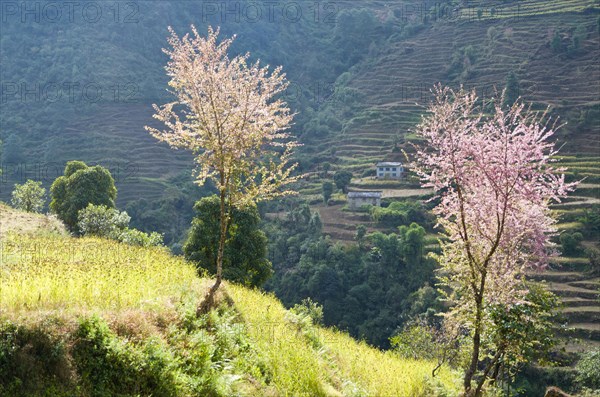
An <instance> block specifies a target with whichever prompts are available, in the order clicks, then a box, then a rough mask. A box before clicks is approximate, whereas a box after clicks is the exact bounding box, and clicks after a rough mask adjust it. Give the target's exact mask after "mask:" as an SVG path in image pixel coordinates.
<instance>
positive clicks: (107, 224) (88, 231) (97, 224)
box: [77, 203, 163, 247]
mask: <svg viewBox="0 0 600 397" xmlns="http://www.w3.org/2000/svg"><path fill="white" fill-rule="evenodd" d="M78 219H79V221H78V222H77V228H78V229H79V231H80V233H81V234H83V235H92V236H98V237H104V238H110V239H113V240H117V241H120V242H122V243H125V244H129V245H139V246H142V247H150V246H157V245H162V242H163V236H162V235H161V234H160V233H157V232H152V233H150V234H148V233H144V232H142V231H140V230H137V229H133V228H128V227H127V225H129V220H130V219H131V218H130V217H129V215H128V214H127V212H125V211H122V212H119V210H117V209H115V208H109V207H107V206H105V205H94V204H91V203H90V204H88V206H87V207H86V208H84V209H82V210H80V211H79V215H78Z"/></svg>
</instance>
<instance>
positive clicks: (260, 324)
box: [0, 206, 459, 397]
mask: <svg viewBox="0 0 600 397" xmlns="http://www.w3.org/2000/svg"><path fill="white" fill-rule="evenodd" d="M0 210H1V211H2V213H1V215H2V219H5V218H4V216H5V215H6V214H7V213H8V211H9V210H7V208H6V207H4V206H2V207H1V208H0ZM11 212H14V211H11ZM5 232H6V233H5V234H3V235H2V241H1V243H2V248H3V252H2V273H0V286H1V288H0V302H2V311H1V313H0V379H1V381H0V395H2V396H48V395H53V396H87V395H94V396H132V395H150V394H152V395H153V396H195V395H204V396H234V395H239V396H244V395H249V396H311V397H312V396H341V395H344V396H368V395H372V396H391V395H398V396H429V395H436V394H443V395H454V394H456V392H457V390H458V388H459V386H458V383H457V376H456V374H455V373H453V372H452V371H450V370H449V369H448V368H445V367H444V368H442V370H441V371H440V372H439V374H437V376H436V377H435V378H432V377H431V370H432V369H433V368H434V367H435V366H436V364H437V363H435V362H429V361H422V360H404V359H400V358H399V357H398V356H395V355H394V353H392V352H382V351H379V350H377V349H374V348H372V347H369V346H367V345H366V344H365V343H363V342H357V341H355V340H353V339H352V338H350V337H349V336H347V335H346V334H344V333H341V332H338V331H335V330H332V329H325V328H321V327H319V326H317V325H314V324H313V322H312V320H311V317H309V316H307V315H306V314H303V313H304V312H302V311H300V310H296V311H289V310H286V309H284V307H283V306H282V305H281V303H280V302H279V301H278V300H277V299H276V298H275V297H273V296H272V295H268V294H265V293H262V292H259V291H255V290H249V289H246V288H243V287H240V286H236V285H231V284H227V285H226V286H225V289H224V291H223V292H222V296H221V300H220V301H221V303H220V305H219V307H218V308H217V309H215V310H213V311H211V312H210V313H208V314H206V315H199V316H198V315H197V314H196V307H197V305H198V300H199V297H201V296H202V295H203V293H204V291H205V289H206V288H207V287H208V285H209V281H210V280H208V279H204V278H199V277H197V276H196V270H195V268H194V267H193V266H192V265H191V264H188V263H186V262H184V261H183V260H182V259H180V258H178V257H174V256H172V255H171V254H169V253H168V252H167V251H166V250H165V249H163V248H152V249H145V248H138V247H131V246H127V245H124V244H121V243H117V242H114V241H108V240H102V239H96V238H72V237H66V236H63V235H59V234H56V233H54V232H52V231H49V230H47V229H42V230H39V231H38V232H36V233H29V234H24V233H17V232H15V231H10V230H5Z"/></svg>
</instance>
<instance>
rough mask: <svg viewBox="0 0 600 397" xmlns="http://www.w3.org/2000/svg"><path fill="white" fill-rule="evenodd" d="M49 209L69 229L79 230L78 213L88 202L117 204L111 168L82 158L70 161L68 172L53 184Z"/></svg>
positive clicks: (66, 170) (106, 204)
mask: <svg viewBox="0 0 600 397" xmlns="http://www.w3.org/2000/svg"><path fill="white" fill-rule="evenodd" d="M50 196H51V198H52V201H51V202H50V210H51V211H52V212H54V213H55V214H56V215H57V216H58V218H59V219H60V220H62V221H63V222H64V223H65V225H67V227H68V228H69V230H71V231H73V232H76V233H78V232H79V230H78V227H77V220H78V219H77V216H78V213H79V211H80V210H82V209H84V208H86V207H87V206H88V204H94V205H105V206H107V207H109V208H115V200H116V198H117V188H116V187H115V181H114V179H113V177H112V175H111V174H110V171H109V170H108V169H106V168H104V167H102V166H99V165H96V166H93V167H89V166H88V165H87V164H85V163H84V162H83V161H69V162H68V163H67V165H66V167H65V174H64V175H63V176H59V177H58V178H56V180H55V181H54V183H52V186H51V187H50Z"/></svg>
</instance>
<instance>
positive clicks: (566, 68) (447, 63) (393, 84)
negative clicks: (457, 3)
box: [333, 1, 600, 169]
mask: <svg viewBox="0 0 600 397" xmlns="http://www.w3.org/2000/svg"><path fill="white" fill-rule="evenodd" d="M522 3H523V2H519V4H520V6H519V7H520V8H519V10H520V14H519V13H518V12H517V9H511V8H510V6H505V8H502V9H499V10H500V11H497V12H498V13H499V16H498V17H496V18H492V17H490V16H487V17H484V18H482V19H481V20H478V19H477V18H466V17H464V18H462V19H461V18H456V19H454V18H449V19H442V20H440V21H439V22H437V23H434V24H431V25H426V27H424V28H423V29H422V30H420V31H419V32H418V33H417V34H415V35H414V36H412V37H410V38H407V39H405V38H400V37H395V36H391V37H390V38H389V39H388V41H387V43H386V45H384V46H383V47H382V48H381V49H380V50H379V54H378V55H377V57H376V58H375V59H371V60H370V61H369V62H368V63H367V64H365V65H363V67H362V68H356V70H355V71H354V73H353V76H352V78H351V79H350V80H349V82H348V86H349V87H350V88H351V89H353V90H354V92H355V93H356V96H357V97H359V98H361V101H360V104H359V105H357V107H356V109H355V116H354V117H353V118H351V119H350V120H347V121H346V123H345V125H344V128H343V130H342V131H341V133H340V135H339V136H336V137H335V139H336V148H337V150H336V157H337V159H338V161H339V162H340V163H342V164H345V165H346V164H347V165H349V166H353V168H358V169H364V168H366V167H367V166H370V165H372V164H373V162H375V161H378V160H380V159H381V157H382V156H384V155H385V154H387V153H389V152H390V150H391V148H392V146H393V142H397V141H398V140H399V141H400V142H402V141H403V140H405V139H410V138H411V136H410V134H409V132H410V130H411V129H412V128H413V127H414V125H415V124H416V123H417V122H418V120H419V117H420V114H421V113H422V112H423V106H424V105H426V104H427V102H428V100H429V98H430V95H429V89H430V88H431V87H432V86H433V85H434V84H436V83H438V82H442V83H444V84H450V85H452V86H456V87H458V86H459V85H460V84H464V85H465V87H466V88H474V89H476V90H477V92H478V94H479V95H480V97H486V96H490V95H491V94H493V91H494V89H495V88H498V89H500V90H501V89H503V88H504V86H505V81H506V77H507V74H508V73H509V72H511V71H512V72H514V73H515V75H516V76H517V78H518V83H519V94H520V95H521V96H522V97H523V99H524V100H525V101H527V102H531V103H534V104H535V105H536V106H539V107H546V106H551V107H552V109H553V114H555V115H560V116H561V119H562V120H563V121H565V120H568V121H569V123H568V124H567V125H566V126H564V128H563V129H562V132H563V135H562V136H561V138H562V139H563V140H564V141H565V142H567V145H566V147H565V150H566V151H567V152H571V153H579V154H580V153H586V154H588V155H598V154H599V153H600V134H599V132H600V125H598V123H597V122H595V123H588V124H587V125H586V124H585V122H584V121H585V120H584V119H585V117H591V115H592V113H593V112H597V110H594V109H597V107H598V105H599V104H600V63H598V59H599V56H600V39H599V34H598V22H597V21H598V19H597V18H598V17H597V14H598V12H599V11H600V8H599V7H596V8H593V6H594V4H595V5H596V6H597V5H598V2H592V1H587V2H586V1H579V2H575V1H571V2H563V1H528V2H526V3H525V4H522ZM513 7H516V6H513ZM469 10H470V9H466V10H465V11H464V13H466V12H467V11H469ZM525 10H529V11H527V12H525ZM534 10H535V12H534ZM501 11H502V13H501ZM456 12H457V15H458V14H460V10H457V11H456ZM511 15H513V17H510V16H511ZM576 29H579V31H578V34H579V35H580V36H579V37H580V38H581V42H580V46H579V49H578V50H577V51H575V52H573V53H572V54H571V55H566V53H564V52H558V53H557V52H556V51H555V50H553V48H552V46H551V45H550V42H551V40H552V39H553V35H554V33H555V32H558V34H559V36H560V38H561V45H564V46H567V45H568V43H569V40H571V39H572V38H573V36H574V35H575V33H574V32H575V30H576ZM342 105H343V104H341V103H339V102H338V103H334V104H333V107H334V108H335V107H336V106H342ZM574 121H579V122H574Z"/></svg>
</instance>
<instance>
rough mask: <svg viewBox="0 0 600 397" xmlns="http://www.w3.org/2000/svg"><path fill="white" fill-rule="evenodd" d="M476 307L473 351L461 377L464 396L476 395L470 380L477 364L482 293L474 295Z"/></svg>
mask: <svg viewBox="0 0 600 397" xmlns="http://www.w3.org/2000/svg"><path fill="white" fill-rule="evenodd" d="M475 299H476V309H475V333H474V334H473V353H472V354H471V363H470V364H469V369H468V370H467V372H465V377H464V379H463V386H464V388H465V396H467V397H471V396H477V394H476V392H477V390H475V391H473V390H472V389H471V382H472V380H473V376H475V372H476V371H477V364H478V363H479V350H480V347H481V318H482V311H483V294H482V293H480V294H477V295H476V297H475Z"/></svg>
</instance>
